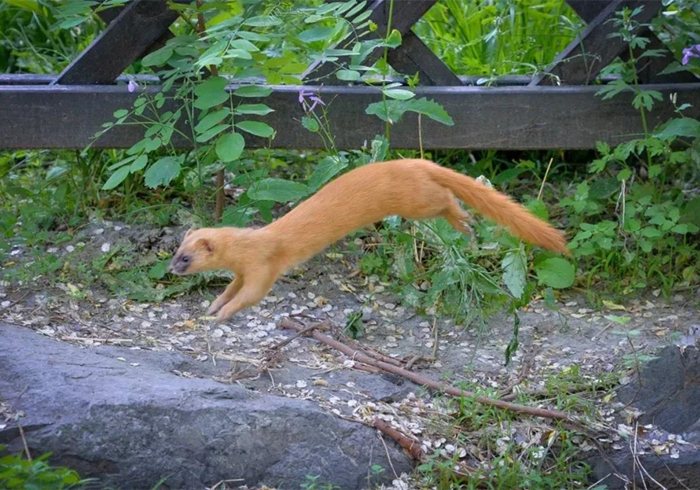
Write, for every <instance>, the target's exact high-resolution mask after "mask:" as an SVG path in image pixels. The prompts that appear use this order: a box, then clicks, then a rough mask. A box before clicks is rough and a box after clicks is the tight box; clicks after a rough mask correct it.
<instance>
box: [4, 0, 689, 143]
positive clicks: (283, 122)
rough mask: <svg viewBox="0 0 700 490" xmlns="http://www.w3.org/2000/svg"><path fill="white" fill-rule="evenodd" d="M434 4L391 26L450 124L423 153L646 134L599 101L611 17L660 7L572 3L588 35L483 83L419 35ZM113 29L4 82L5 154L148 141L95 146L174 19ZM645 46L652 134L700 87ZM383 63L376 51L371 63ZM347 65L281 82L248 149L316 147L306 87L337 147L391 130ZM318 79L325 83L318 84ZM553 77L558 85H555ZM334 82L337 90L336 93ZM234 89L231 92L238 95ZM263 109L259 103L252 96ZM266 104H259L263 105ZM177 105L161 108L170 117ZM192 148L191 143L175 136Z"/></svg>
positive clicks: (628, 111)
mask: <svg viewBox="0 0 700 490" xmlns="http://www.w3.org/2000/svg"><path fill="white" fill-rule="evenodd" d="M437 1H438V0H394V2H395V4H394V12H393V19H392V28H394V29H398V30H399V31H400V32H401V34H402V39H403V41H402V44H401V46H400V47H398V48H396V49H393V50H391V51H390V52H389V54H388V61H389V63H390V64H391V65H392V66H393V67H394V68H395V69H396V70H397V71H399V72H401V73H407V74H414V73H418V74H419V80H420V86H419V87H417V89H416V93H417V95H418V96H419V97H427V98H429V99H432V100H435V101H436V102H438V103H440V104H442V105H443V106H444V107H445V108H446V109H447V111H448V112H449V114H450V115H451V116H452V118H453V119H454V122H455V124H454V125H453V126H450V127H448V126H444V125H442V124H440V123H437V122H434V121H430V120H427V118H423V120H422V124H421V137H422V145H423V147H424V148H426V149H437V148H464V149H546V148H562V149H576V148H593V147H594V146H595V144H596V142H598V141H604V142H607V143H610V144H617V143H620V142H623V141H626V140H629V139H631V138H635V137H638V136H639V135H640V134H641V133H642V132H643V129H642V123H641V118H640V115H639V112H638V111H637V110H635V109H634V108H633V107H632V104H631V100H632V97H633V94H631V93H623V94H620V95H619V96H616V97H613V98H612V99H609V100H602V98H601V97H599V96H596V92H597V91H598V90H599V89H600V85H590V83H591V82H594V81H598V80H600V73H601V70H602V69H603V68H604V67H606V66H607V65H609V64H610V63H611V62H612V61H613V60H615V59H616V58H617V57H618V56H621V57H623V58H624V57H625V53H627V51H628V47H627V46H626V45H625V43H624V42H623V41H622V40H621V39H620V38H617V37H614V38H611V37H610V36H609V35H610V34H611V33H612V32H613V31H614V29H615V27H614V25H613V23H612V22H609V21H610V19H612V18H613V16H614V15H615V12H616V11H618V10H620V9H622V8H623V7H629V8H632V9H634V8H636V7H638V6H640V5H643V7H644V8H643V10H642V13H641V14H640V17H639V18H637V20H638V21H639V22H642V23H644V22H647V21H650V20H651V19H653V18H654V17H655V16H656V15H658V14H659V12H660V10H661V9H662V1H661V0H566V1H567V3H569V4H570V6H571V7H572V8H573V9H574V10H575V11H576V12H577V13H578V14H579V15H580V16H581V17H582V19H583V20H584V21H586V22H587V27H586V29H585V30H584V31H583V32H582V33H581V34H580V35H579V36H578V37H577V38H576V39H575V40H574V41H572V42H571V44H570V45H569V46H567V47H566V49H564V51H562V52H561V53H560V54H559V55H558V56H557V58H556V59H555V60H554V62H553V63H552V65H551V66H549V67H548V69H547V70H546V75H538V76H535V77H518V76H515V77H505V78H503V79H502V80H500V81H499V82H498V83H497V84H495V86H490V87H483V86H476V84H475V80H476V79H475V77H460V76H456V75H455V74H454V73H453V72H452V71H451V70H450V69H449V68H448V67H447V66H445V64H444V63H443V62H442V61H441V60H440V59H439V58H438V57H437V56H436V55H435V54H434V53H433V52H432V51H430V49H429V48H428V47H427V46H426V45H425V44H424V43H423V42H422V41H421V40H420V39H419V38H418V37H417V36H416V35H415V34H413V32H412V31H411V27H412V26H413V25H414V24H415V23H416V22H417V21H418V20H419V19H420V18H421V16H422V15H424V14H425V12H427V10H428V9H429V8H430V7H431V6H433V5H434V4H435V3H437ZM388 4H389V0H374V1H370V2H368V8H370V9H371V10H372V14H371V17H370V18H371V19H372V20H373V21H374V22H375V23H376V24H377V25H378V26H379V28H378V29H377V31H376V32H375V33H374V35H376V36H382V35H384V34H385V33H386V25H387V17H388ZM100 15H101V16H102V18H103V19H104V20H105V21H106V22H107V23H108V25H107V27H106V29H105V30H104V31H103V32H102V33H101V34H100V35H99V36H98V37H97V38H96V39H95V40H94V41H93V42H92V44H91V45H90V46H89V47H88V48H87V49H85V51H83V52H82V53H81V54H80V55H79V56H78V57H77V58H76V59H75V60H74V61H73V62H72V63H71V64H70V65H69V66H68V67H67V68H66V69H65V70H64V71H63V72H62V73H60V74H59V75H56V76H33V75H0V128H2V129H0V148H6V149H19V148H27V149H30V148H84V147H86V146H87V145H88V144H90V143H92V146H93V147H95V148H127V147H130V146H131V145H133V144H134V143H135V142H137V141H138V140H140V139H141V138H142V137H143V129H142V128H140V127H138V126H120V127H117V128H115V129H112V130H111V131H109V132H108V133H106V134H105V135H103V136H102V137H101V138H99V139H98V140H97V141H95V142H93V135H94V134H95V133H96V132H97V131H99V130H100V128H101V127H102V124H103V123H104V122H107V121H111V120H113V113H114V111H116V110H118V109H124V108H128V107H131V104H132V103H133V101H134V100H135V98H136V97H137V96H138V94H136V93H130V92H129V91H128V90H127V87H126V85H125V84H116V83H115V81H116V80H117V79H118V78H119V77H120V75H121V74H122V72H123V71H124V70H125V69H126V68H127V67H128V66H129V65H130V64H131V63H133V62H134V61H135V60H137V59H139V58H140V57H142V56H144V55H146V54H147V53H148V52H150V51H152V50H154V49H157V48H158V47H160V46H163V44H164V43H165V42H167V40H168V39H169V38H170V37H171V36H172V34H171V33H170V30H169V27H170V25H171V24H172V23H173V22H174V21H175V20H176V18H177V14H176V13H175V12H174V11H172V10H170V9H169V8H168V7H167V4H166V2H165V0H132V1H131V2H130V3H128V4H127V5H126V6H125V7H120V8H113V9H110V10H107V11H102V12H101V13H100ZM640 34H641V35H644V36H648V37H649V38H650V39H651V43H650V45H649V46H647V47H646V49H660V50H662V51H663V53H664V55H663V56H661V57H656V58H643V60H644V64H641V63H640V64H639V66H638V74H639V78H640V81H641V82H642V83H644V84H645V87H646V88H648V89H653V90H657V91H659V92H661V93H662V94H663V96H664V99H663V101H662V102H658V103H657V104H656V105H655V107H654V110H653V112H652V113H651V114H650V117H649V119H650V120H649V121H648V124H649V127H654V125H656V124H657V123H660V122H663V121H665V120H667V119H668V118H669V117H671V116H672V115H673V113H674V107H673V104H672V103H671V102H670V96H671V95H672V94H677V95H676V100H677V104H679V105H680V104H682V103H685V102H687V103H690V104H692V106H693V107H692V109H690V110H689V111H688V113H687V114H688V115H689V116H690V117H700V80H698V79H697V78H696V77H694V76H693V75H691V74H690V73H687V72H678V73H674V74H671V75H662V74H661V72H662V71H663V69H664V68H665V67H667V66H668V65H669V63H671V62H672V61H673V60H675V56H674V54H673V53H671V52H669V51H668V50H667V49H666V47H665V46H664V44H663V43H662V42H661V41H660V40H659V39H658V38H657V37H656V36H655V35H654V34H653V33H652V32H645V33H640ZM379 56H380V53H378V52H377V53H373V54H372V55H370V59H368V60H365V62H364V64H365V65H369V64H372V62H373V61H374V60H376V59H377V58H378V57H379ZM338 68H339V66H337V65H335V64H328V63H326V64H320V63H317V64H314V65H312V66H311V67H309V69H308V70H307V71H306V73H305V74H304V77H303V79H304V80H305V85H303V86H273V87H272V89H273V92H272V95H270V96H269V97H267V98H265V99H264V102H265V104H267V105H269V106H270V107H271V108H273V109H274V110H275V112H273V113H271V114H269V115H268V116H265V118H264V121H265V122H266V123H268V124H270V125H271V126H272V127H273V128H284V131H279V132H278V133H277V134H276V137H275V138H274V139H273V140H272V142H270V141H269V140H268V139H262V138H256V137H254V136H250V135H246V144H247V147H249V148H254V147H270V146H272V147H276V148H319V147H321V146H322V142H321V140H320V138H318V136H317V135H314V134H313V133H310V132H308V131H306V130H304V129H303V128H302V127H301V125H300V124H299V122H298V121H299V120H300V119H301V117H302V116H303V110H302V107H301V106H300V104H299V102H298V93H299V91H300V90H309V91H314V92H318V93H320V95H321V97H322V98H323V99H324V100H326V101H329V102H331V103H330V104H329V106H328V115H329V120H330V127H331V130H332V131H333V133H334V135H335V137H336V143H337V145H338V147H340V148H357V147H360V146H362V145H363V144H365V143H366V142H367V141H369V140H370V139H371V138H372V137H373V136H374V135H376V134H381V133H383V124H384V123H383V122H381V121H380V120H379V119H377V118H376V117H375V116H371V115H367V114H365V108H366V107H367V105H368V104H370V103H372V102H377V101H379V100H381V92H380V90H379V89H378V88H377V87H370V86H366V85H363V84H353V85H349V84H347V83H344V82H340V81H338V80H336V79H335V77H332V76H327V75H330V74H331V73H332V72H333V71H334V70H337V69H338ZM140 80H141V83H143V84H146V90H147V91H149V92H152V93H157V92H159V91H160V90H161V88H160V86H159V85H158V79H157V78H156V77H141V79H140ZM318 80H322V82H323V84H324V85H323V86H318V84H317V83H318ZM554 81H557V83H556V84H554V83H553V82H554ZM334 84H335V85H334ZM236 87H237V86H235V85H232V86H231V87H230V90H232V91H233V90H235V88H236ZM251 102H255V100H251ZM261 102H263V101H262V100H261ZM174 104H175V102H174V101H172V100H170V101H169V102H168V103H167V104H166V105H165V107H164V108H163V110H164V111H165V110H173V108H174V106H173V105H174ZM174 144H175V145H176V146H178V147H187V146H190V145H191V142H190V141H188V140H187V139H176V140H174ZM392 145H393V146H394V147H396V148H417V147H418V145H419V137H418V124H417V120H416V117H415V116H410V115H407V116H404V119H403V120H402V121H401V122H400V123H397V124H395V126H394V128H393V129H392Z"/></svg>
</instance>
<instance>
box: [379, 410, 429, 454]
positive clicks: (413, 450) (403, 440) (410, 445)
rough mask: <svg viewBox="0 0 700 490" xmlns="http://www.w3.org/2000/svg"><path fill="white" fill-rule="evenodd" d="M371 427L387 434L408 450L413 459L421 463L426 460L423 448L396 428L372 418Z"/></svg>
mask: <svg viewBox="0 0 700 490" xmlns="http://www.w3.org/2000/svg"><path fill="white" fill-rule="evenodd" d="M372 427H374V428H375V429H377V430H380V431H382V433H384V434H386V435H387V436H389V437H391V438H392V439H393V440H395V441H396V442H397V443H398V444H399V446H401V447H402V448H404V449H405V450H406V451H408V454H410V455H411V457H412V458H413V459H415V460H416V461H420V462H421V463H424V462H425V461H426V457H425V453H424V452H423V450H422V449H421V448H420V445H419V444H418V443H417V442H416V441H413V440H411V439H409V438H408V437H406V436H405V435H403V434H402V433H401V432H399V431H398V430H396V429H394V428H393V427H392V426H390V425H389V424H387V423H386V422H385V421H383V420H382V419H376V418H375V419H374V420H373V421H372Z"/></svg>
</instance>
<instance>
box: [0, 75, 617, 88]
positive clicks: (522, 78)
mask: <svg viewBox="0 0 700 490" xmlns="http://www.w3.org/2000/svg"><path fill="white" fill-rule="evenodd" d="M222 76H223V77H226V75H225V74H224V75H222ZM55 78H56V75H35V74H33V73H10V74H5V73H0V86H2V85H50V84H51V82H52V81H53V80H54V79H55ZM458 78H459V82H460V83H459V84H460V85H470V86H471V85H473V86H477V87H482V86H486V85H488V86H491V87H510V86H525V85H529V84H530V82H531V81H532V77H531V76H528V75H501V76H498V77H495V78H494V79H493V80H491V81H490V82H489V83H488V84H486V83H484V80H485V77H484V76H481V75H469V76H465V75H460V76H459V77H458ZM616 78H618V77H614V76H605V77H602V82H603V83H609V82H611V81H613V80H615V79H616ZM129 80H134V81H136V82H137V83H138V84H139V85H159V84H160V83H161V80H160V78H159V77H158V76H156V75H130V76H120V77H117V79H116V80H115V81H116V82H120V83H127V82H128V81H129ZM387 81H389V82H398V83H401V82H402V79H401V78H391V77H389V78H387ZM231 82H232V83H233V82H235V83H240V84H251V83H255V84H263V83H265V79H264V78H262V77H251V78H245V79H240V78H239V79H236V80H233V79H231ZM357 86H365V85H363V84H361V83H358V84H357ZM314 88H316V87H314Z"/></svg>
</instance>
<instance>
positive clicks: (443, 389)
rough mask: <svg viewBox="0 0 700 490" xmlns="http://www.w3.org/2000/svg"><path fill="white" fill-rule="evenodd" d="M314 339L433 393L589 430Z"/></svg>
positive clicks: (561, 416) (560, 416)
mask: <svg viewBox="0 0 700 490" xmlns="http://www.w3.org/2000/svg"><path fill="white" fill-rule="evenodd" d="M279 326H280V328H284V329H290V330H295V331H297V332H299V331H301V330H304V328H306V327H304V326H303V325H301V324H299V323H297V322H295V321H293V320H290V319H288V318H283V319H282V321H281V322H280V324H279ZM311 336H312V337H313V338H314V339H316V340H318V341H319V342H322V343H324V344H326V345H328V346H330V347H332V348H334V349H336V350H339V351H340V352H342V353H343V354H345V355H346V356H347V357H348V358H350V359H352V360H353V361H355V362H360V363H363V364H368V365H370V366H373V367H376V368H378V369H381V370H382V371H386V372H389V373H392V374H397V375H399V376H402V377H404V378H406V379H408V380H410V381H413V382H414V383H416V384H419V385H421V386H425V387H426V388H430V389H432V390H435V391H438V392H440V393H443V394H447V395H451V396H454V397H461V398H468V399H471V400H473V401H475V402H477V403H480V404H482V405H488V406H492V407H496V408H500V409H503V410H509V411H511V412H516V413H524V414H527V415H532V416H534V417H541V418H548V419H553V420H560V421H562V422H566V423H568V424H570V425H571V426H573V427H575V428H577V429H579V430H582V431H585V427H584V426H583V424H582V423H581V422H580V421H579V420H577V419H576V418H574V417H572V416H571V415H569V414H567V413H565V412H561V411H558V410H549V409H546V408H537V407H528V406H526V405H519V404H517V403H511V402H506V401H503V400H496V399H494V398H489V397H486V396H481V395H477V394H475V393H473V392H471V391H466V390H460V389H459V388H455V387H454V386H450V385H448V384H446V383H442V382H440V381H435V380H433V379H430V378H427V377H425V376H421V375H420V374H417V373H415V372H412V371H407V370H406V369H403V368H401V367H398V366H395V365H393V364H389V363H386V362H383V361H379V360H377V359H373V358H371V357H369V356H367V355H366V354H365V353H363V352H362V351H360V350H357V349H353V348H351V347H349V346H347V345H345V344H343V343H342V342H339V341H337V340H335V339H333V338H331V337H329V336H328V335H324V334H322V333H321V332H319V331H316V330H314V331H312V332H311Z"/></svg>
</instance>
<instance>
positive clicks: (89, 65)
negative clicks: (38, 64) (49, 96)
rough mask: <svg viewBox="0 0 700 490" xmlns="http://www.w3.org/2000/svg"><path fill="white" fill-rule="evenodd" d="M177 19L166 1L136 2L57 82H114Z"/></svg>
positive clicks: (108, 27)
mask: <svg viewBox="0 0 700 490" xmlns="http://www.w3.org/2000/svg"><path fill="white" fill-rule="evenodd" d="M177 16H178V14H177V12H175V11H174V10H171V9H170V8H169V7H168V4H167V3H166V2H165V1H164V0H133V1H132V2H131V3H129V4H128V5H127V6H126V7H124V9H123V10H122V11H121V12H120V13H119V14H118V15H117V16H116V17H115V18H114V19H113V20H112V21H111V22H110V23H109V25H108V26H107V28H106V29H105V30H104V31H103V32H102V33H101V34H100V35H99V36H97V37H96V38H95V40H94V41H93V42H92V43H91V44H90V46H88V47H87V49H85V51H83V52H82V53H80V54H79V55H78V57H77V58H76V59H75V60H73V62H72V63H71V64H69V65H68V66H67V67H66V69H65V70H63V72H62V73H61V74H60V75H59V76H58V78H57V79H56V82H55V83H56V84H59V85H80V84H82V85H85V84H106V83H111V82H112V81H114V79H115V78H117V77H118V76H119V75H121V74H122V73H123V72H124V70H125V69H126V68H127V67H128V66H129V65H131V63H133V62H134V61H135V60H137V59H138V58H140V57H141V56H143V55H144V54H145V53H146V52H147V50H148V49H149V48H150V47H151V46H152V45H153V43H155V42H156V41H157V40H158V39H160V38H161V36H163V35H164V34H165V33H166V32H167V31H168V29H169V27H170V24H172V23H173V22H174V21H175V19H177ZM108 18H109V16H108Z"/></svg>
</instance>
